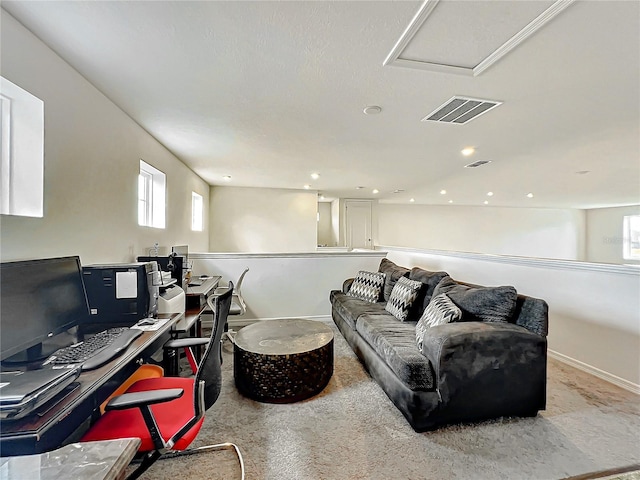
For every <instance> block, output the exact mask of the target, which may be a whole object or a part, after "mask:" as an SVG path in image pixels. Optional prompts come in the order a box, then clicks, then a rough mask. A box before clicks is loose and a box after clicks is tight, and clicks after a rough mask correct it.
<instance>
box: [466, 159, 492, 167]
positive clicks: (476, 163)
mask: <svg viewBox="0 0 640 480" xmlns="http://www.w3.org/2000/svg"><path fill="white" fill-rule="evenodd" d="M487 163H491V160H478V161H477V162H473V163H470V164H469V165H465V166H464V168H477V167H481V166H482V165H486V164H487Z"/></svg>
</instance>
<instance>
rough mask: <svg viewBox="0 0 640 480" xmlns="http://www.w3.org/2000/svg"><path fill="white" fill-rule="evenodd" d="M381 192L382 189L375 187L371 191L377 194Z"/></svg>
mask: <svg viewBox="0 0 640 480" xmlns="http://www.w3.org/2000/svg"><path fill="white" fill-rule="evenodd" d="M379 192H380V190H378V189H377V188H374V189H373V190H371V193H373V194H374V195H375V194H376V193H379Z"/></svg>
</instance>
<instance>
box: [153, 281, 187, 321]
mask: <svg viewBox="0 0 640 480" xmlns="http://www.w3.org/2000/svg"><path fill="white" fill-rule="evenodd" d="M162 277H163V278H162V280H163V281H162V284H161V285H160V295H159V296H158V313H184V310H185V305H186V297H185V294H184V290H183V289H182V288H181V287H180V286H179V285H178V284H177V282H176V280H175V278H171V279H168V278H166V277H165V272H162Z"/></svg>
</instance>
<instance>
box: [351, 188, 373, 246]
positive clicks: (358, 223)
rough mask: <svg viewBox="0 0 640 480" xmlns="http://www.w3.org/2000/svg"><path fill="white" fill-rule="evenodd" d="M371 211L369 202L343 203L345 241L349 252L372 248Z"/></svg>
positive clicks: (370, 202) (352, 201)
mask: <svg viewBox="0 0 640 480" xmlns="http://www.w3.org/2000/svg"><path fill="white" fill-rule="evenodd" d="M371 211H372V201H371V200H346V201H345V220H346V221H345V224H346V232H345V233H346V235H345V240H346V244H347V247H348V248H349V250H352V249H354V248H373V241H372V238H371V224H372V220H371Z"/></svg>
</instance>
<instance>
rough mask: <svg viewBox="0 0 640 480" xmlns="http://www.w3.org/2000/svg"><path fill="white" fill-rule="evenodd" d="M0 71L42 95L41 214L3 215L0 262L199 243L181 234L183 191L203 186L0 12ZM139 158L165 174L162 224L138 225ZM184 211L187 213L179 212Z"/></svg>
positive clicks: (119, 254) (187, 223) (120, 258)
mask: <svg viewBox="0 0 640 480" xmlns="http://www.w3.org/2000/svg"><path fill="white" fill-rule="evenodd" d="M1 48H2V50H1V55H2V64H1V74H2V76H4V77H5V78H7V79H9V80H10V81H12V82H13V83H15V84H17V85H19V86H21V87H22V88H24V89H25V90H27V91H29V92H30V93H32V94H33V95H35V96H37V97H38V98H40V99H41V100H43V101H44V112H45V149H44V162H45V165H44V168H45V173H44V217H43V218H27V217H12V216H5V215H3V216H2V217H0V222H1V224H0V225H1V234H2V242H1V250H0V254H1V257H2V261H9V260H17V259H28V258H42V257H51V256H63V255H80V258H81V260H82V263H83V264H88V263H99V262H127V261H132V260H135V257H136V256H138V255H142V254H145V253H146V252H147V251H148V249H149V247H151V246H152V245H153V243H154V242H159V243H160V245H161V246H163V247H165V248H166V247H170V246H171V245H175V244H189V245H190V247H191V248H193V249H194V250H203V249H206V248H207V245H208V238H209V232H208V230H206V229H205V231H204V232H197V233H196V232H191V215H190V212H191V192H192V191H195V192H197V193H199V194H200V195H202V196H203V197H204V201H205V206H206V205H207V204H208V197H209V186H208V185H207V184H206V183H205V182H204V181H203V180H202V179H200V177H198V176H196V175H195V174H194V173H193V172H192V171H191V170H189V169H188V168H187V167H186V166H185V165H184V164H183V163H182V162H180V161H179V160H178V159H177V158H176V157H174V156H173V155H172V154H171V153H170V152H169V151H168V150H166V149H165V148H164V147H163V146H162V145H160V144H159V143H158V142H157V141H156V140H155V139H154V138H153V137H151V136H150V135H149V134H148V133H147V132H146V131H144V130H143V129H142V128H141V127H140V126H139V125H138V124H136V123H135V122H134V121H133V120H131V118H130V117H128V116H127V115H126V114H125V113H124V112H123V111H122V110H120V109H119V108H118V107H117V106H115V105H114V104H113V103H112V102H111V101H110V100H109V99H107V98H106V97H105V96H104V95H103V94H101V93H100V92H99V91H98V90H96V88H95V87H93V86H92V85H91V84H90V83H88V82H87V81H86V80H85V79H84V78H83V77H82V76H80V75H79V74H78V73H77V72H76V71H75V70H73V69H72V68H71V67H70V66H69V65H68V64H67V63H65V62H64V61H63V60H62V59H61V58H60V57H58V56H57V55H56V54H55V53H54V52H53V51H52V50H50V49H49V48H48V47H47V46H46V45H45V44H43V43H42V42H41V41H40V40H39V39H37V38H36V37H35V36H33V35H32V34H31V33H30V32H29V31H27V30H26V29H25V28H24V27H23V26H22V25H20V24H19V23H18V22H16V21H15V19H13V17H11V16H10V15H9V14H8V13H6V12H5V11H4V10H2V31H1ZM140 159H143V160H145V161H146V162H148V163H150V164H152V165H153V166H155V167H156V168H158V169H159V170H161V171H163V172H164V173H165V174H166V175H167V208H168V211H167V222H166V225H167V228H166V229H164V230H159V229H153V228H148V227H140V226H138V218H137V176H138V171H139V161H140ZM185 212H187V213H186V214H185Z"/></svg>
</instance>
